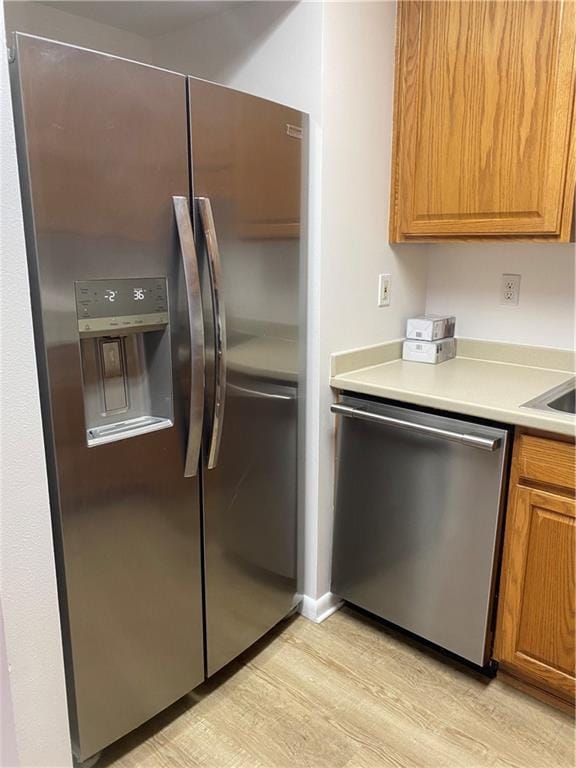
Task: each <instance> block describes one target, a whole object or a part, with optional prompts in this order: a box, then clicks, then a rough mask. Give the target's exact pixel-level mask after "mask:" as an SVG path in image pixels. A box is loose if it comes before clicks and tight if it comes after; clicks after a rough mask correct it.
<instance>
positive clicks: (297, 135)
mask: <svg viewBox="0 0 576 768" xmlns="http://www.w3.org/2000/svg"><path fill="white" fill-rule="evenodd" d="M286 133H287V134H288V136H291V137H292V138H293V139H301V138H302V128H300V126H298V125H291V124H290V123H286Z"/></svg>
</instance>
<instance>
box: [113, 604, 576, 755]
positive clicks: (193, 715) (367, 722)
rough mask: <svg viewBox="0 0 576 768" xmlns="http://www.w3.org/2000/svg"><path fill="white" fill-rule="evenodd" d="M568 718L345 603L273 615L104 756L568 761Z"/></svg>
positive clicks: (570, 729)
mask: <svg viewBox="0 0 576 768" xmlns="http://www.w3.org/2000/svg"><path fill="white" fill-rule="evenodd" d="M573 765H574V725H573V720H572V719H571V718H570V717H569V716H568V715H565V714H563V713H561V712H557V711H555V710H553V709H550V708H549V707H547V706H546V705H544V704H541V703H540V702H537V701H534V700H532V699H530V698H528V697H526V696H524V695H523V694H521V693H519V692H518V691H515V690H514V689H512V688H509V687H507V686H506V685H504V684H503V683H501V682H499V681H497V680H492V681H490V682H486V680H485V679H483V678H482V677H481V676H479V675H477V674H476V673H474V672H471V671H470V670H468V669H466V668H464V667H461V666H459V665H457V664H455V663H453V662H451V661H449V660H447V659H445V658H443V657H440V656H438V655H436V654H435V653H433V652H431V651H429V650H426V649H423V648H422V647H420V646H417V645H416V644H414V643H413V642H411V641H410V640H407V639H406V638H404V637H400V636H398V635H396V634H395V633H393V632H391V631H389V630H388V629H386V628H384V627H383V626H382V625H380V624H377V623H375V622H373V621H371V620H370V619H368V618H366V617H365V616H364V615H362V614H359V613H356V612H353V611H352V610H350V609H348V608H345V609H343V610H341V611H339V612H338V613H336V614H334V615H333V616H331V617H330V618H329V619H328V620H327V621H325V622H324V623H323V624H320V625H317V624H313V623H311V622H309V621H307V620H306V619H303V618H301V617H298V618H295V619H292V620H290V621H288V622H285V623H283V625H281V627H280V628H279V629H278V630H276V631H274V632H273V633H272V636H271V637H270V636H269V637H268V638H266V639H265V640H264V641H261V642H260V643H258V645H257V646H256V648H255V649H253V651H251V652H250V653H249V654H245V655H244V656H243V657H242V658H241V659H240V660H239V661H238V662H234V663H232V664H231V665H229V667H227V668H226V669H225V670H224V671H223V672H220V673H219V674H218V675H216V676H215V678H213V679H212V680H210V681H209V682H207V683H205V684H204V685H202V686H201V687H200V688H198V689H196V690H195V691H194V692H193V693H191V694H190V695H189V696H188V697H186V698H185V699H183V700H181V701H179V702H177V703H176V704H175V705H174V706H173V707H171V708H170V709H169V710H168V711H167V712H164V713H162V714H161V715H159V716H158V717H157V718H155V720H153V721H152V722H151V723H148V724H146V725H145V726H143V727H142V728H140V729H139V730H138V731H136V732H135V733H133V734H130V735H129V736H128V737H126V738H125V739H123V740H122V741H120V742H118V743H117V744H115V745H113V746H112V747H110V748H109V749H108V750H106V751H105V753H104V754H103V756H102V758H101V761H100V766H101V768H104V767H105V766H109V767H111V766H114V768H136V767H137V766H142V768H195V767H198V766H202V768H289V767H290V768H300V767H302V768H384V767H385V766H393V767H394V768H484V766H490V767H491V768H500V766H502V767H503V768H504V767H506V768H511V767H514V768H572V766H573Z"/></svg>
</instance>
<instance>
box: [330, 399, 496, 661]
mask: <svg viewBox="0 0 576 768" xmlns="http://www.w3.org/2000/svg"><path fill="white" fill-rule="evenodd" d="M332 411H333V412H334V413H336V414H338V415H339V417H340V419H339V422H340V423H339V424H338V440H337V446H338V447H337V464H336V499H335V520H334V553H333V566H332V591H333V592H334V593H335V594H337V595H339V596H340V597H342V598H343V599H344V600H347V601H348V602H350V603H353V604H355V605H357V606H359V607H361V608H364V609H366V610H368V611H370V612H371V613H374V614H376V615H378V616H380V617H381V618H383V619H386V620H387V621H390V622H392V623H393V624H396V625H398V626H399V627H402V628H404V629H406V630H409V631H410V632H412V633H414V634H416V635H419V636H420V637H422V638H425V639H426V640H429V641H431V642H432V643H435V644H436V645H438V646H441V647H442V648H445V649H447V650H448V651H451V652H452V653H455V654H457V655H458V656H462V657H463V658H465V659H468V660H469V661H471V662H474V663H475V664H478V665H480V666H484V665H485V664H486V663H487V662H488V660H489V657H490V651H491V634H492V633H491V626H492V614H493V611H492V608H493V603H494V586H495V575H496V566H497V560H498V554H499V539H500V527H501V519H502V511H503V502H504V495H505V484H506V467H507V454H508V443H509V430H508V429H507V428H506V427H503V426H500V425H498V426H488V425H484V424H476V423H472V422H469V421H463V420H462V419H460V418H452V417H446V416H443V415H437V414H433V413H426V412H421V411H417V410H411V409H409V408H403V407H398V406H395V405H389V404H387V403H382V402H379V401H374V400H370V399H365V398H361V397H351V396H344V397H343V398H342V399H341V402H340V403H338V404H335V405H333V406H332Z"/></svg>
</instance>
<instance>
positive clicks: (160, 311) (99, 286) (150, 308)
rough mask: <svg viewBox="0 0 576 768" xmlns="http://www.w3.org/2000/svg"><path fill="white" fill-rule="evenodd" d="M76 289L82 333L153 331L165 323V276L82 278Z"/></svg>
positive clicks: (79, 329) (166, 298) (166, 310)
mask: <svg viewBox="0 0 576 768" xmlns="http://www.w3.org/2000/svg"><path fill="white" fill-rule="evenodd" d="M75 291H76V314H77V316H78V331H79V333H80V335H81V336H88V335H89V336H95V335H103V334H105V333H107V332H115V333H118V332H119V331H123V330H125V331H143V330H152V329H154V328H158V327H161V326H162V325H167V323H168V293H167V288H166V278H164V277H143V278H126V279H110V280H82V281H78V282H76V283H75Z"/></svg>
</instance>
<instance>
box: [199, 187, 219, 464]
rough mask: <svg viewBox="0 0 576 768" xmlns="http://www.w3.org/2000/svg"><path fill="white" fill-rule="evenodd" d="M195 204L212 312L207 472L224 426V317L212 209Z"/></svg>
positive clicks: (214, 460)
mask: <svg viewBox="0 0 576 768" xmlns="http://www.w3.org/2000/svg"><path fill="white" fill-rule="evenodd" d="M197 201H198V208H199V211H200V220H201V222H202V229H203V230H204V237H205V239H206V251H207V253H208V271H209V273H210V287H211V292H212V307H213V310H214V327H215V333H214V335H215V339H216V373H215V384H214V418H213V421H212V433H211V435H210V447H209V449H208V469H214V468H215V466H216V464H217V462H218V452H219V450H220V440H221V438H222V425H223V422H224V401H225V398H226V314H225V310H224V297H223V294H222V264H221V260H220V250H219V248H218V238H217V237H216V227H215V225H214V216H213V214H212V205H211V203H210V198H209V197H198V198H197Z"/></svg>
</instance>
